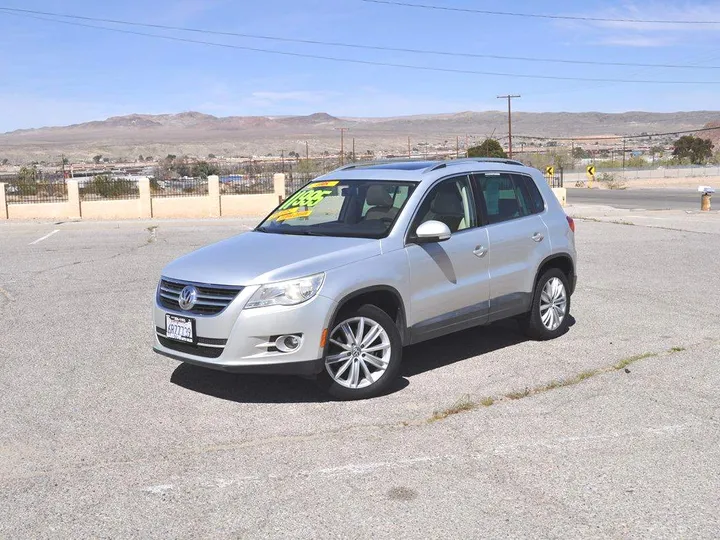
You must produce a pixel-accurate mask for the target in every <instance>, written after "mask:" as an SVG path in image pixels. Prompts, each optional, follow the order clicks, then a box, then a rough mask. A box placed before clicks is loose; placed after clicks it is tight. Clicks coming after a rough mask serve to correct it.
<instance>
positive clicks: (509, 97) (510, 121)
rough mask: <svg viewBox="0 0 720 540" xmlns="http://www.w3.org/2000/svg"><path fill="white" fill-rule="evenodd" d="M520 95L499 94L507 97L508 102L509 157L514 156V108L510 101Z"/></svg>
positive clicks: (504, 97) (499, 97) (503, 97)
mask: <svg viewBox="0 0 720 540" xmlns="http://www.w3.org/2000/svg"><path fill="white" fill-rule="evenodd" d="M519 97H521V96H520V95H512V94H508V95H505V96H498V99H507V102H508V157H509V158H512V110H511V105H510V103H511V102H512V100H513V99H514V98H519Z"/></svg>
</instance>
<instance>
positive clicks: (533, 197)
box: [513, 174, 545, 214]
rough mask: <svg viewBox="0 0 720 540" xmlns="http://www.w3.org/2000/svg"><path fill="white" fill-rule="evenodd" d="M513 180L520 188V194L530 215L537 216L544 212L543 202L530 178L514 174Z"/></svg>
mask: <svg viewBox="0 0 720 540" xmlns="http://www.w3.org/2000/svg"><path fill="white" fill-rule="evenodd" d="M513 179H514V180H515V184H516V185H517V186H518V187H519V188H520V194H521V195H522V198H523V199H524V204H525V207H526V208H527V209H528V211H529V213H530V214H539V213H540V212H542V211H543V210H545V201H544V200H543V198H542V195H541V194H540V190H539V189H538V187H537V185H536V184H535V181H534V180H533V179H532V178H530V177H529V176H525V175H524V174H515V175H513Z"/></svg>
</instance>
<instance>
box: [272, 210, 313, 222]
mask: <svg viewBox="0 0 720 540" xmlns="http://www.w3.org/2000/svg"><path fill="white" fill-rule="evenodd" d="M312 212H313V211H312V210H302V211H300V209H299V208H290V209H289V210H286V211H284V212H278V213H277V214H275V215H274V216H273V218H272V219H274V220H275V221H286V220H288V219H300V218H306V217H309V216H310V214H312Z"/></svg>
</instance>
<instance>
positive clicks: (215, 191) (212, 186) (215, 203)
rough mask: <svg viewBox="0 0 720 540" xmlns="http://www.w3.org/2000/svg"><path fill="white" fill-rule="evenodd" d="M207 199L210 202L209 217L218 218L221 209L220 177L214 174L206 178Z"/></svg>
mask: <svg viewBox="0 0 720 540" xmlns="http://www.w3.org/2000/svg"><path fill="white" fill-rule="evenodd" d="M208 197H210V199H211V200H212V204H211V206H210V216H211V217H220V216H221V214H222V207H221V205H220V177H219V176H218V175H216V174H211V175H210V176H208Z"/></svg>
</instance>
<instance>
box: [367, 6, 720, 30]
mask: <svg viewBox="0 0 720 540" xmlns="http://www.w3.org/2000/svg"><path fill="white" fill-rule="evenodd" d="M362 1H363V2H368V3H371V4H386V5H389V6H400V7H410V8H420V9H433V10H437V11H455V12H460V13H478V14H480V15H502V16H506V17H528V18H533V19H559V20H565V21H588V22H614V23H640V24H693V25H695V24H702V25H708V24H720V21H678V20H673V21H670V20H667V19H665V20H654V19H613V18H610V17H589V16H587V17H586V16H579V15H576V16H573V15H548V14H543V13H521V12H514V11H494V10H489V9H474V8H459V7H450V6H435V5H432V4H417V3H412V2H395V1H391V0H362Z"/></svg>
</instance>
